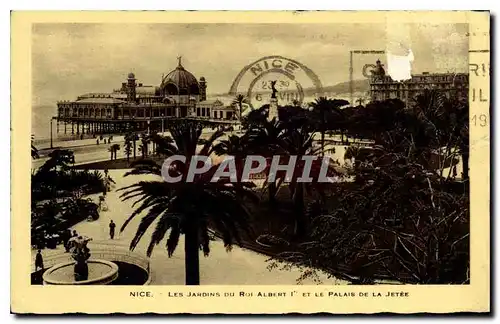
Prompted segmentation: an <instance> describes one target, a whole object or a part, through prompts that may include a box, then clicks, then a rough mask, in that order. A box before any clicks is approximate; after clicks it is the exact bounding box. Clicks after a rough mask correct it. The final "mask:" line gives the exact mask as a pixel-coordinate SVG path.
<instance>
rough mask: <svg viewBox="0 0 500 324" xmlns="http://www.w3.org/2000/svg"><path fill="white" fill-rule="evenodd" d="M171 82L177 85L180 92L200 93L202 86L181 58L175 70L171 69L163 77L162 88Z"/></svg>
mask: <svg viewBox="0 0 500 324" xmlns="http://www.w3.org/2000/svg"><path fill="white" fill-rule="evenodd" d="M169 84H173V85H175V86H176V87H177V91H178V92H179V93H180V94H189V95H199V94H200V86H199V84H198V81H197V80H196V77H195V76H194V75H193V74H192V73H191V72H189V71H187V70H186V69H185V68H184V67H183V66H182V64H181V62H180V60H179V65H178V66H177V67H176V68H175V70H173V71H171V72H170V73H168V74H167V76H165V77H164V78H163V80H162V82H161V88H162V89H163V88H165V87H166V86H167V85H169Z"/></svg>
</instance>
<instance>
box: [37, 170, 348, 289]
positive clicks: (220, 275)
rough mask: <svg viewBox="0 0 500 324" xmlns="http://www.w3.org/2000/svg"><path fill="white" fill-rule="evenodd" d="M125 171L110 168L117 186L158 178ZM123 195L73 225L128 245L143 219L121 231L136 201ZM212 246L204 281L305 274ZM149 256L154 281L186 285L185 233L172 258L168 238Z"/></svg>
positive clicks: (278, 281) (257, 281)
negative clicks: (111, 227) (111, 223)
mask: <svg viewBox="0 0 500 324" xmlns="http://www.w3.org/2000/svg"><path fill="white" fill-rule="evenodd" d="M125 171H126V170H110V171H109V173H110V176H111V177H112V178H113V179H114V180H115V181H116V188H121V187H124V186H127V185H130V184H132V183H135V182H136V181H138V180H139V179H141V180H146V181H147V180H153V179H157V178H156V177H154V176H140V177H133V176H132V177H126V178H124V177H123V174H124V172H125ZM119 195H120V193H119V192H116V190H114V191H112V192H110V193H108V195H107V197H106V202H107V204H108V207H109V209H108V210H107V211H104V212H101V213H100V217H99V219H98V220H97V221H92V222H87V221H84V222H81V223H79V224H77V225H75V226H74V227H73V228H72V229H74V230H76V231H77V232H78V233H79V234H82V235H86V236H89V237H91V238H93V240H94V241H96V242H97V241H98V242H99V244H100V245H103V244H105V245H108V246H109V248H110V249H113V248H115V246H116V247H117V248H120V249H122V248H126V247H128V245H129V244H130V241H131V240H132V238H133V237H134V235H135V231H136V230H137V226H138V225H139V223H140V218H137V219H134V220H133V221H131V222H130V224H129V225H128V226H127V228H126V229H125V231H124V232H123V233H120V232H119V230H120V227H121V226H122V224H123V222H124V221H125V220H126V219H127V218H128V216H129V215H130V214H131V212H132V210H133V209H132V206H131V205H132V202H129V201H127V202H122V201H121V199H120V197H119ZM111 219H113V221H114V222H115V223H116V225H117V227H116V229H117V231H116V237H115V239H114V240H111V239H110V238H109V227H108V224H109V221H110V220H111ZM154 227H155V224H153V225H152V226H151V228H150V229H149V230H148V231H147V232H146V234H145V235H144V236H143V238H142V240H141V242H140V243H139V244H138V246H137V247H136V249H135V251H136V252H138V253H141V254H144V253H145V252H146V250H147V246H148V245H149V240H150V238H151V233H152V231H153V230H154ZM167 235H168V234H167ZM89 246H90V245H89ZM210 250H211V251H210V255H209V256H208V257H203V256H200V281H201V284H202V285H294V284H296V280H297V279H298V278H299V277H300V275H301V272H300V271H299V270H297V269H291V270H272V271H269V270H268V266H269V263H268V262H267V259H268V257H267V256H264V255H260V254H258V253H255V252H253V251H249V250H245V249H241V248H238V247H235V248H234V249H233V250H232V251H231V252H227V251H226V248H225V247H224V244H223V243H222V242H221V241H213V242H211V245H210ZM34 253H36V251H34ZM57 253H64V250H63V249H62V247H58V248H57V249H56V250H43V255H44V257H48V256H50V255H55V254H57ZM91 253H92V250H91ZM149 260H150V269H151V271H152V272H154V277H153V281H152V282H151V284H152V285H184V280H185V277H184V276H185V268H184V236H181V238H180V239H179V245H178V247H177V250H176V251H175V253H174V255H173V256H172V257H171V258H169V257H168V255H167V251H166V249H165V241H163V242H161V244H160V245H158V246H157V247H156V248H155V250H154V251H153V255H152V256H151V258H150V259H149ZM33 265H34V254H33ZM320 277H321V280H322V282H323V284H328V285H337V284H345V282H342V281H340V280H338V279H335V278H328V277H327V275H326V274H321V276H320ZM303 284H316V283H315V282H314V281H313V280H312V279H311V280H309V279H307V280H306V281H305V282H304V283H303Z"/></svg>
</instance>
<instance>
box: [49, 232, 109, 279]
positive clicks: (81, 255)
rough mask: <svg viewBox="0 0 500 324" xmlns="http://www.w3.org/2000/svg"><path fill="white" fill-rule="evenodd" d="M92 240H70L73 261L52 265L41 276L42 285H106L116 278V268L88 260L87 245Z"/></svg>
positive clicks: (80, 237)
mask: <svg viewBox="0 0 500 324" xmlns="http://www.w3.org/2000/svg"><path fill="white" fill-rule="evenodd" d="M91 240H92V239H91V238H89V237H85V236H78V237H74V238H72V239H70V241H69V242H68V244H70V246H71V247H70V252H71V257H72V258H73V259H74V261H70V262H64V263H59V264H56V265H54V266H53V267H52V268H50V269H48V270H47V271H46V272H45V273H44V274H43V284H44V285H107V284H111V283H112V282H113V281H114V280H116V278H117V277H118V266H117V265H116V264H115V263H113V262H110V261H105V260H89V258H90V249H89V248H88V247H87V244H88V242H89V241H91Z"/></svg>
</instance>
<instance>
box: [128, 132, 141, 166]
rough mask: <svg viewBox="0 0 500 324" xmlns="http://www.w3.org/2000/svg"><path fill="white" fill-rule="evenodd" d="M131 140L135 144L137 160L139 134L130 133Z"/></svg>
mask: <svg viewBox="0 0 500 324" xmlns="http://www.w3.org/2000/svg"><path fill="white" fill-rule="evenodd" d="M130 140H131V141H132V143H133V144H134V160H135V157H136V152H137V144H136V142H137V141H138V140H139V136H137V134H136V133H133V134H131V135H130Z"/></svg>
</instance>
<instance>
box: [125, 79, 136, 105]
mask: <svg viewBox="0 0 500 324" xmlns="http://www.w3.org/2000/svg"><path fill="white" fill-rule="evenodd" d="M135 87H136V84H135V75H134V73H132V72H130V73H129V74H128V79H127V100H128V101H129V102H135V101H136V95H135Z"/></svg>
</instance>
